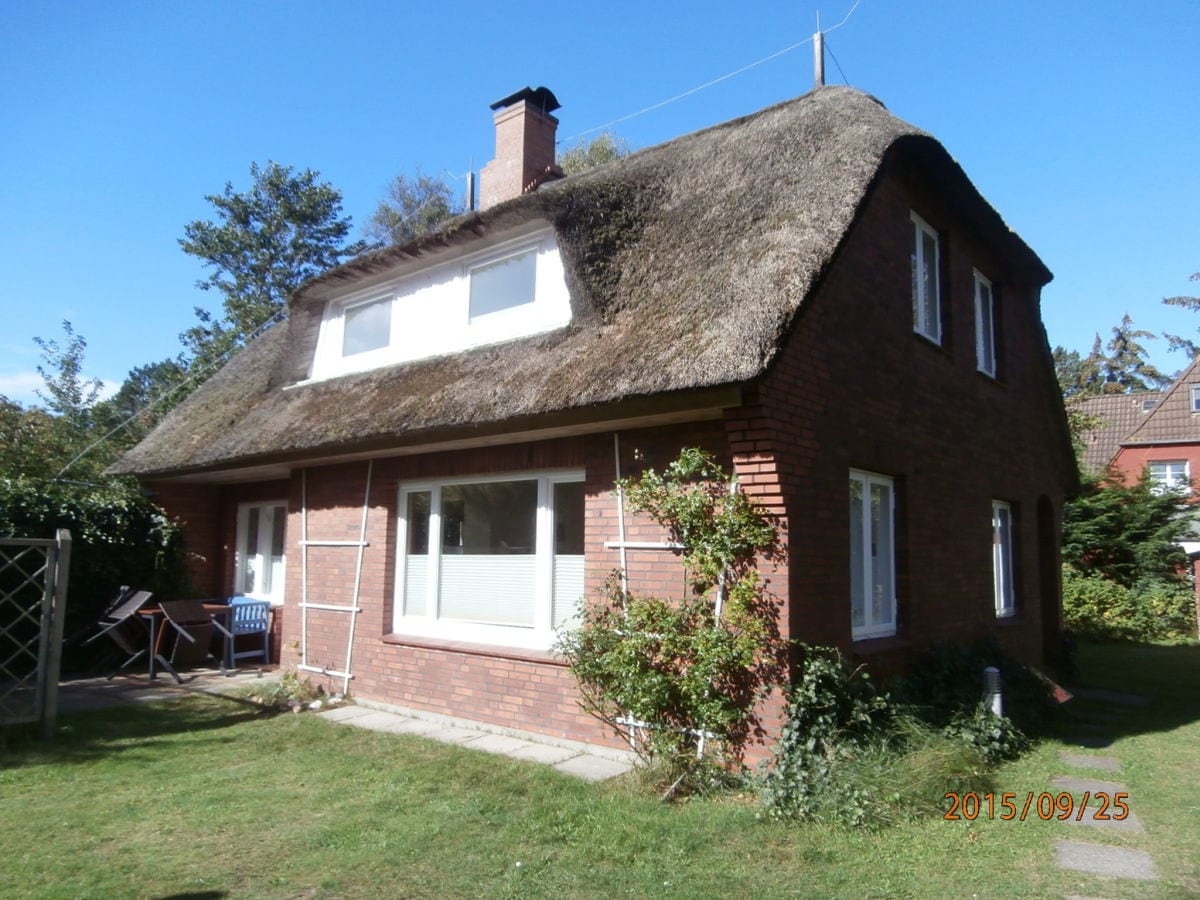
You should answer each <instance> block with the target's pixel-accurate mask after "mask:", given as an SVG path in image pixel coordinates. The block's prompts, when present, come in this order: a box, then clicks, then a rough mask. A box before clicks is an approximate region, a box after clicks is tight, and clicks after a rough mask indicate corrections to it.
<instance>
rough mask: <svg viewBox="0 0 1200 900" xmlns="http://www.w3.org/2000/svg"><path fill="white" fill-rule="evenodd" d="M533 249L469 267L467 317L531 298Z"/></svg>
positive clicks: (534, 257)
mask: <svg viewBox="0 0 1200 900" xmlns="http://www.w3.org/2000/svg"><path fill="white" fill-rule="evenodd" d="M536 275H537V248H536V247H531V248H530V249H528V250H524V251H522V252H520V253H514V254H512V255H511V256H506V257H504V258H503V259H497V260H495V261H493V262H488V263H484V264H483V265H481V266H473V267H472V268H471V271H470V278H471V301H470V313H469V315H470V318H471V319H472V320H475V319H478V318H479V317H480V316H486V315H488V314H489V313H494V312H500V311H501V310H505V309H512V308H513V307H514V306H524V305H525V304H526V303H532V302H533V300H534V280H535V276H536Z"/></svg>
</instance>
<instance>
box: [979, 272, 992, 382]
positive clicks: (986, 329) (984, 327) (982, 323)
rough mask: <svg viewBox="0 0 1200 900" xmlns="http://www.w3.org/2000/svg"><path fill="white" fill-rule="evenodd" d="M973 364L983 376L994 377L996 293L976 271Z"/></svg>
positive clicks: (990, 284) (983, 276)
mask: <svg viewBox="0 0 1200 900" xmlns="http://www.w3.org/2000/svg"><path fill="white" fill-rule="evenodd" d="M975 363H976V365H977V366H978V368H979V371H980V372H982V373H983V374H984V375H987V376H988V377H990V378H995V377H996V291H995V288H993V287H992V282H991V281H990V280H989V279H988V278H987V277H986V276H985V275H984V274H983V273H982V272H980V271H979V270H978V269H976V270H975Z"/></svg>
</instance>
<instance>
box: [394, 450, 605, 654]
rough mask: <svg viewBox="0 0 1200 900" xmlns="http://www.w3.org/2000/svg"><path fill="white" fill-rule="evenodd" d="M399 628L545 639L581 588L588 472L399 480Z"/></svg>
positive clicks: (527, 641)
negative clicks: (584, 477)
mask: <svg viewBox="0 0 1200 900" xmlns="http://www.w3.org/2000/svg"><path fill="white" fill-rule="evenodd" d="M399 509H400V522H399V528H398V535H399V545H400V547H401V548H402V549H403V552H402V553H401V554H399V559H398V563H397V564H398V567H399V572H398V574H397V579H396V584H397V594H398V596H397V603H396V616H395V623H394V627H395V630H396V631H398V632H415V633H418V634H428V635H433V636H444V637H450V638H455V639H462V640H481V641H488V642H493V643H508V644H516V645H520V646H531V647H545V646H548V645H549V643H550V641H551V640H552V637H553V633H554V631H555V630H556V629H560V628H563V627H566V626H569V625H570V624H571V623H572V621H573V620H574V617H575V615H576V611H577V605H578V602H579V600H580V599H581V598H582V596H583V513H584V494H583V475H582V473H577V472H573V473H552V474H532V475H522V476H505V477H502V478H463V479H450V480H445V481H439V482H423V483H416V484H409V485H405V486H403V487H402V488H401V489H400V504H399Z"/></svg>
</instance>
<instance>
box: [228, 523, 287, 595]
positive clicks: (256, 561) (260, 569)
mask: <svg viewBox="0 0 1200 900" xmlns="http://www.w3.org/2000/svg"><path fill="white" fill-rule="evenodd" d="M286 527H287V506H286V505H285V504H283V503H281V502H278V501H273V502H266V503H243V504H242V505H241V506H239V507H238V524H237V559H236V571H235V575H234V585H233V592H234V593H235V594H244V595H246V596H247V597H254V598H255V599H257V600H270V601H271V602H272V603H274V604H275V605H276V606H278V605H279V604H281V603H283V566H284V552H283V547H284V543H283V541H284V532H285V529H286Z"/></svg>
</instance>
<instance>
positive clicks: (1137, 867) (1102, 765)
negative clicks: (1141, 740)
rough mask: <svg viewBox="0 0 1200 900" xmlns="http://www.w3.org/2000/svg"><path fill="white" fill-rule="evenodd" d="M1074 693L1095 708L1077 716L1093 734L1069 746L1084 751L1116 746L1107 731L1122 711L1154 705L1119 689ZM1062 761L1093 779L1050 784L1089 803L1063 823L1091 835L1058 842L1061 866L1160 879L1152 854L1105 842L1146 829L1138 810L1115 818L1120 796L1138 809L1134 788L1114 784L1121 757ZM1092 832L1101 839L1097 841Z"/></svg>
mask: <svg viewBox="0 0 1200 900" xmlns="http://www.w3.org/2000/svg"><path fill="white" fill-rule="evenodd" d="M1073 693H1074V694H1075V696H1076V698H1078V699H1081V700H1086V701H1088V702H1089V704H1090V708H1089V709H1086V710H1084V711H1082V712H1077V713H1076V714H1075V720H1076V723H1077V724H1078V725H1080V726H1082V728H1081V730H1085V731H1088V732H1090V733H1088V734H1084V735H1080V736H1079V737H1077V738H1069V739H1068V742H1069V743H1074V744H1076V745H1077V746H1079V747H1080V748H1091V749H1103V748H1105V747H1108V746H1111V744H1112V740H1111V739H1110V738H1109V737H1108V736H1107V735H1106V734H1104V733H1103V732H1104V731H1105V730H1106V728H1105V726H1106V725H1111V724H1112V722H1113V720H1114V718H1116V717H1117V716H1119V715H1120V714H1121V713H1122V712H1124V711H1126V710H1129V709H1135V708H1139V707H1143V706H1145V705H1147V704H1148V703H1149V702H1150V699H1149V698H1148V697H1142V696H1139V695H1136V694H1125V693H1120V692H1117V691H1101V690H1086V689H1076V690H1074V691H1073ZM1061 759H1062V762H1063V764H1064V765H1066V766H1069V767H1071V768H1073V769H1082V770H1085V771H1086V772H1087V775H1086V776H1081V775H1060V776H1058V777H1056V778H1054V779H1053V780H1052V781H1051V782H1050V786H1051V787H1052V788H1053V790H1054V792H1055V793H1061V792H1064V791H1066V792H1069V793H1070V794H1071V795H1072V797H1074V799H1075V802H1076V803H1079V804H1082V803H1083V802H1084V800H1085V799H1087V801H1088V802H1087V805H1086V806H1083V807H1082V813H1080V814H1078V815H1072V816H1070V817H1069V818H1067V819H1064V820H1062V821H1063V822H1064V823H1065V824H1066V825H1067V826H1069V827H1072V828H1075V829H1078V830H1080V831H1081V832H1087V833H1088V834H1089V836H1088V837H1085V838H1082V839H1079V840H1075V839H1072V840H1056V841H1055V842H1054V853H1055V858H1056V860H1057V862H1058V865H1059V867H1060V868H1063V869H1070V870H1072V871H1076V872H1086V873H1088V874H1091V875H1100V876H1104V877H1108V878H1120V879H1125V880H1132V881H1156V880H1157V879H1158V870H1157V868H1156V867H1155V865H1154V859H1153V858H1152V857H1151V856H1150V854H1149V853H1146V852H1145V851H1143V850H1137V849H1134V848H1132V847H1123V846H1119V845H1116V844H1111V843H1106V842H1104V838H1105V836H1106V835H1107V834H1111V833H1114V832H1118V833H1124V834H1138V833H1142V832H1144V831H1145V830H1146V829H1145V826H1144V825H1142V822H1141V820H1140V819H1138V817H1137V816H1136V815H1135V814H1134V813H1133V811H1132V809H1130V810H1129V814H1128V815H1127V816H1124V817H1123V818H1120V819H1116V818H1113V816H1114V815H1120V814H1121V812H1122V811H1121V810H1120V809H1118V808H1115V807H1114V806H1113V804H1112V798H1113V797H1114V796H1115V795H1117V794H1124V795H1125V797H1126V802H1127V803H1128V804H1129V806H1130V807H1132V806H1133V803H1132V802H1131V801H1129V800H1128V795H1129V788H1128V787H1126V786H1125V785H1124V784H1122V783H1121V782H1119V781H1113V780H1111V779H1112V777H1113V776H1114V774H1115V773H1118V772H1120V770H1121V761H1120V760H1119V759H1117V758H1116V757H1115V756H1107V755H1093V754H1086V753H1082V752H1064V753H1062V754H1061ZM1100 776H1103V777H1100ZM1106 800H1107V801H1108V802H1107V808H1105V806H1106ZM1092 834H1094V835H1095V837H1094V839H1093V838H1092V837H1091V835H1092Z"/></svg>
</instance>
